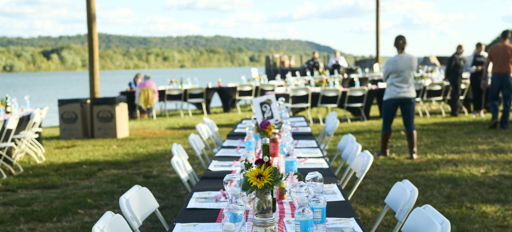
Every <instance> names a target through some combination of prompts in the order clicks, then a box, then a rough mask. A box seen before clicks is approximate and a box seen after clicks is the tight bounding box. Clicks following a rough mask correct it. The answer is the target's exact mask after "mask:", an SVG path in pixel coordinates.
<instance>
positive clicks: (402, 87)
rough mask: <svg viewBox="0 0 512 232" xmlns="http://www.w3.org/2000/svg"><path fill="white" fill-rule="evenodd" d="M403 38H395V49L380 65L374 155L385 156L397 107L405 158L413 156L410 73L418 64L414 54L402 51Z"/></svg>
mask: <svg viewBox="0 0 512 232" xmlns="http://www.w3.org/2000/svg"><path fill="white" fill-rule="evenodd" d="M406 44H407V41H406V39H405V37H404V36H403V35H398V36H397V37H396V38H395V43H394V46H395V48H396V50H397V52H398V54H397V55H396V56H393V57H391V58H389V59H388V61H387V62H386V64H385V65H384V76H383V79H384V81H386V84H387V87H386V90H385V92H384V101H383V102H382V134H381V149H380V152H379V154H378V155H381V156H389V149H388V144H389V140H390V138H391V125H392V124H393V119H394V118H395V115H396V111H397V110H398V108H400V111H401V113H402V120H403V122H404V126H405V133H406V135H407V144H408V148H409V159H416V157H417V154H416V153H417V149H416V140H417V135H416V128H415V126H414V114H415V105H416V90H415V88H414V73H415V71H416V68H417V66H418V60H417V59H416V57H414V56H412V55H410V54H407V53H405V46H406Z"/></svg>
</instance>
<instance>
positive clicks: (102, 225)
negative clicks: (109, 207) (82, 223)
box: [92, 211, 132, 232]
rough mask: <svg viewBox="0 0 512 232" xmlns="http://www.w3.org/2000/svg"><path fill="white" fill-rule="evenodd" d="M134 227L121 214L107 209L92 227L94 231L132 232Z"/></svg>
mask: <svg viewBox="0 0 512 232" xmlns="http://www.w3.org/2000/svg"><path fill="white" fill-rule="evenodd" d="M131 231H132V229H131V228H130V225H128V222H126V220H124V218H123V216H121V214H117V213H113V212H112V211H107V212H105V213H104V214H103V216H101V218H100V219H99V220H98V221H97V222H96V224H94V226H93V227H92V232H131Z"/></svg>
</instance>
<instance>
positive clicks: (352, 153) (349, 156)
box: [341, 140, 363, 165]
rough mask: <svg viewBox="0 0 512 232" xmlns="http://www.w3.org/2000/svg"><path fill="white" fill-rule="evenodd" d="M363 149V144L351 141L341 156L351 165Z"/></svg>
mask: <svg viewBox="0 0 512 232" xmlns="http://www.w3.org/2000/svg"><path fill="white" fill-rule="evenodd" d="M362 149H363V147H362V146H361V144H359V143H358V142H356V141H355V140H353V141H349V142H348V144H347V146H346V147H345V149H344V150H343V153H341V158H342V159H343V160H345V162H347V163H348V164H349V165H350V164H352V163H353V162H354V160H355V159H356V157H357V156H358V155H359V154H361V150H362Z"/></svg>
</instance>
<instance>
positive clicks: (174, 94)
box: [165, 87, 185, 101]
mask: <svg viewBox="0 0 512 232" xmlns="http://www.w3.org/2000/svg"><path fill="white" fill-rule="evenodd" d="M183 99H185V90H183V89H182V88H176V87H172V88H167V89H166V90H165V100H166V101H183Z"/></svg>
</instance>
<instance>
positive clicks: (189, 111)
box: [187, 105, 192, 117]
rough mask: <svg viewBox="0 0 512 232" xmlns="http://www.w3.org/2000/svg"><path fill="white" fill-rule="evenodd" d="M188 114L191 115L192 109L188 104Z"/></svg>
mask: <svg viewBox="0 0 512 232" xmlns="http://www.w3.org/2000/svg"><path fill="white" fill-rule="evenodd" d="M187 108H188V116H189V117H192V110H191V109H190V105H188V107H187Z"/></svg>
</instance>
